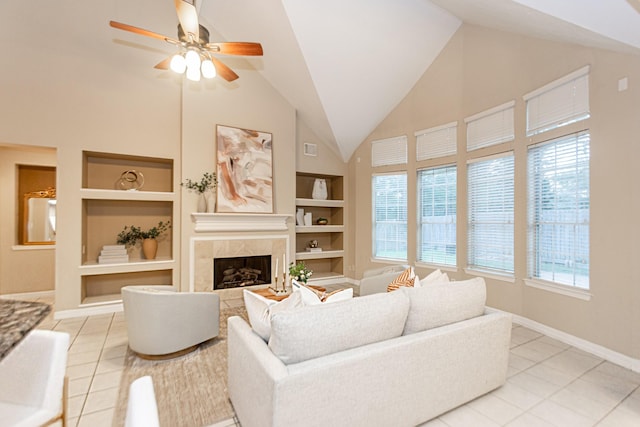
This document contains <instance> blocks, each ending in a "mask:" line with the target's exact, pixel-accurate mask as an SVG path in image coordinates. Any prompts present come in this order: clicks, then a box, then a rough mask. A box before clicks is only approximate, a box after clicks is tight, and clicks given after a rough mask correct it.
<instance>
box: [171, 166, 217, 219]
mask: <svg viewBox="0 0 640 427" xmlns="http://www.w3.org/2000/svg"><path fill="white" fill-rule="evenodd" d="M180 185H181V186H182V187H185V188H186V189H188V190H192V191H194V192H195V193H196V194H198V195H199V198H198V212H209V213H213V212H215V208H216V199H215V197H214V195H213V190H215V188H216V187H217V185H218V180H217V177H216V174H215V172H205V173H204V175H202V178H201V179H200V181H192V180H191V179H190V178H187V179H186V181H184V182H183V183H181V184H180Z"/></svg>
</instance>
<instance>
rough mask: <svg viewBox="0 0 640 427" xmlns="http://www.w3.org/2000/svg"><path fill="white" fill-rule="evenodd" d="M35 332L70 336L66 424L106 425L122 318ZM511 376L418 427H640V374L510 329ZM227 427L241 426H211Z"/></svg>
mask: <svg viewBox="0 0 640 427" xmlns="http://www.w3.org/2000/svg"><path fill="white" fill-rule="evenodd" d="M34 299H35V298H34ZM39 300H41V301H45V302H48V303H51V302H52V301H51V300H47V299H42V298H40V299H39ZM222 304H223V305H224V306H225V307H230V306H237V305H242V300H228V301H223V302H222ZM39 328H43V329H53V330H56V331H65V332H68V333H69V334H70V335H71V346H70V347H69V361H68V368H67V374H68V376H69V417H68V418H69V426H78V427H80V426H91V427H101V426H111V425H112V417H113V413H114V406H115V403H116V401H117V393H118V388H119V383H120V375H121V373H122V369H123V363H124V355H125V352H126V348H127V333H126V325H125V320H124V316H123V314H122V313H115V314H108V315H99V316H90V317H83V318H76V319H67V320H59V321H55V320H53V317H52V316H51V315H50V316H49V317H48V318H47V319H45V320H44V321H43V322H42V323H41V324H40V325H39ZM508 375H509V378H508V380H507V383H506V384H505V385H504V386H503V387H501V388H499V389H497V390H495V391H493V392H491V393H489V394H486V395H484V396H482V397H480V398H478V399H476V400H474V401H472V402H469V403H468V404H466V405H463V406H461V407H459V408H457V409H454V410H452V411H450V412H448V413H446V414H444V415H442V416H440V417H439V418H437V419H434V420H432V421H430V422H428V423H425V424H423V425H422V427H469V426H473V427H476V426H487V427H491V426H509V427H521V426H527V427H538V426H540V427H546V426H555V427H571V426H580V427H582V426H602V427H626V426H629V427H631V426H633V427H637V426H640V374H638V373H634V372H632V371H630V370H628V369H624V368H622V367H620V366H617V365H615V364H613V363H610V362H608V361H604V360H602V359H600V358H598V357H595V356H593V355H591V354H589V353H585V352H583V351H581V350H578V349H576V348H574V347H571V346H568V345H566V344H564V343H562V342H559V341H556V340H554V339H551V338H549V337H547V336H544V335H541V334H539V333H537V332H535V331H532V330H530V329H527V328H525V327H522V326H518V325H515V324H514V327H513V331H512V338H511V357H510V360H509V374H508ZM231 426H239V424H238V423H236V422H235V421H234V420H233V419H230V420H227V421H223V422H221V423H218V424H216V427H231ZM194 427H198V426H194Z"/></svg>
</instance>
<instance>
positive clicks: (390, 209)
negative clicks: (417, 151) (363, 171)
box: [372, 172, 407, 259]
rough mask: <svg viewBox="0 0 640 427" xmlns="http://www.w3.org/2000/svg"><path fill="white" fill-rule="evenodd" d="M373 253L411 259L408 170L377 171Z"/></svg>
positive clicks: (374, 180) (375, 177) (375, 176)
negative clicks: (408, 245) (408, 219)
mask: <svg viewBox="0 0 640 427" xmlns="http://www.w3.org/2000/svg"><path fill="white" fill-rule="evenodd" d="M372 189H373V204H372V205H373V256H374V257H375V258H389V259H407V174H406V173H404V172H402V173H393V174H380V175H374V176H373V179H372Z"/></svg>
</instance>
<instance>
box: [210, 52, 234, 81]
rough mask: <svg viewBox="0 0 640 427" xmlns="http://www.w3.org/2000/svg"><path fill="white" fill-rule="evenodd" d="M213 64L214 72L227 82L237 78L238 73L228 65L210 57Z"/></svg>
mask: <svg viewBox="0 0 640 427" xmlns="http://www.w3.org/2000/svg"><path fill="white" fill-rule="evenodd" d="M211 61H212V62H213V65H215V67H216V73H217V74H218V75H219V76H220V77H222V78H223V79H225V80H226V81H228V82H232V81H234V80H235V79H237V78H238V75H237V74H236V73H235V72H234V71H233V70H232V69H231V68H229V67H227V66H226V65H224V64H223V63H222V62H220V61H219V60H218V59H216V58H213V57H212V58H211Z"/></svg>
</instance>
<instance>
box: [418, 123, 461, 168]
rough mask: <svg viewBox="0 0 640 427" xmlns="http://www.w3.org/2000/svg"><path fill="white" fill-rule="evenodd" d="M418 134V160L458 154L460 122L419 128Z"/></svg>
mask: <svg viewBox="0 0 640 427" xmlns="http://www.w3.org/2000/svg"><path fill="white" fill-rule="evenodd" d="M415 136H416V160H418V161H420V160H427V159H435V158H437V157H444V156H450V155H452V154H456V152H457V150H456V147H457V139H458V122H453V123H449V124H446V125H442V126H437V127H433V128H430V129H424V130H419V131H417V132H416V133H415Z"/></svg>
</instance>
